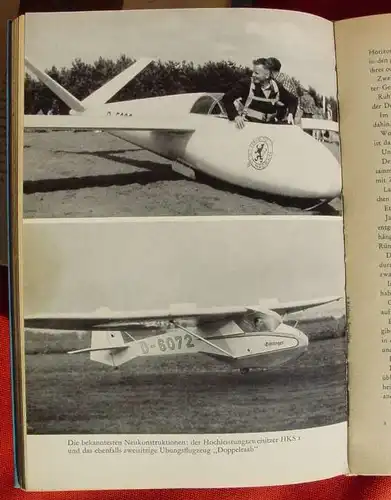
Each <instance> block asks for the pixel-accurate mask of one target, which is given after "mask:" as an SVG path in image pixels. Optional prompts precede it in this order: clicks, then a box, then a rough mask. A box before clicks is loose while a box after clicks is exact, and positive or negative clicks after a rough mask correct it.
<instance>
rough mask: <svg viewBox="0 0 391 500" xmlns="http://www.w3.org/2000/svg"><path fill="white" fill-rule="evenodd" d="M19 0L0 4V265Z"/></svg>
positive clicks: (4, 252)
mask: <svg viewBox="0 0 391 500" xmlns="http://www.w3.org/2000/svg"><path fill="white" fill-rule="evenodd" d="M18 8H19V2H18V1H15V0H10V1H9V2H8V1H7V2H3V3H2V4H1V5H0V40H1V43H0V265H7V263H8V247H7V217H6V200H7V189H6V171H7V165H6V51H7V43H6V42H7V21H8V20H9V19H13V18H14V17H15V16H16V15H17V13H18Z"/></svg>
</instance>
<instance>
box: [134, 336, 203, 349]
mask: <svg viewBox="0 0 391 500" xmlns="http://www.w3.org/2000/svg"><path fill="white" fill-rule="evenodd" d="M140 347H141V352H142V353H143V354H149V353H150V352H153V351H154V350H156V349H158V350H159V351H161V352H169V351H180V350H182V349H183V348H185V349H191V348H193V347H195V345H194V343H193V337H192V336H191V335H190V334H188V333H187V334H185V335H175V336H174V337H169V336H167V337H166V336H164V337H159V338H158V339H157V342H155V343H153V344H148V342H146V341H145V340H142V341H140Z"/></svg>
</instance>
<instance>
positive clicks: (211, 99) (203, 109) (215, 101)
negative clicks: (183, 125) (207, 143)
mask: <svg viewBox="0 0 391 500" xmlns="http://www.w3.org/2000/svg"><path fill="white" fill-rule="evenodd" d="M221 98H222V95H216V96H214V95H212V94H208V95H203V96H202V97H200V98H199V99H197V101H196V102H195V103H194V104H193V107H192V108H191V110H190V113H195V114H199V115H215V116H220V117H222V118H226V117H227V113H226V111H225V109H224V106H223V104H222V102H221Z"/></svg>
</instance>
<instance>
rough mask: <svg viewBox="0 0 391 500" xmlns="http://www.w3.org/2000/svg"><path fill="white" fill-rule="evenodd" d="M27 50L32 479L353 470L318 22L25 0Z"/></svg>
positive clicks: (331, 133)
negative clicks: (65, 9) (40, 4)
mask: <svg viewBox="0 0 391 500" xmlns="http://www.w3.org/2000/svg"><path fill="white" fill-rule="evenodd" d="M86 26H87V27H88V26H91V27H93V28H92V29H86ZM71 30H73V35H72V36H70V32H71ZM97 34H98V35H99V36H97ZM25 56H26V65H25V70H26V71H25V89H24V90H25V92H24V96H25V116H24V120H23V124H24V161H23V192H24V194H23V217H24V222H23V290H24V311H23V317H24V326H25V345H24V352H25V360H26V365H25V380H26V385H25V400H26V416H27V417H26V418H27V422H26V428H27V436H26V486H27V489H52V490H61V489H91V488H93V489H116V488H117V489H118V488H120V489H123V488H125V489H128V488H148V489H151V488H179V487H187V488H188V487H204V488H206V487H208V488H210V487H234V486H260V485H275V484H291V483H297V482H306V481H314V480H318V479H324V478H328V477H333V476H336V475H340V474H343V473H344V472H346V471H347V425H346V424H347V422H346V421H347V413H346V388H347V387H346V350H345V347H346V345H345V301H344V285H345V282H344V278H345V274H344V244H343V224H342V213H341V208H342V204H341V170H340V156H339V128H338V109H337V105H336V104H337V102H336V73H335V53H334V38H333V25H332V23H330V22H328V21H325V20H322V19H319V18H317V17H314V16H309V15H306V14H299V13H289V12H285V11H271V10H261V9H255V10H251V9H197V10H191V9H182V10H168V9H162V10H159V11H157V10H136V11H132V12H130V11H128V12H99V13H93V12H89V13H66V14H41V15H40V14H35V15H34V14H29V15H27V16H26V32H25ZM272 58H273V59H272ZM278 62H279V63H280V64H281V68H280V69H281V71H280V72H278V71H275V68H276V64H277V65H278ZM273 68H274V69H273ZM314 68H315V69H314ZM249 96H250V98H249ZM319 451H320V453H319ZM314 453H316V454H317V455H319V459H318V460H314V459H313V456H314ZM54 455H55V460H54ZM97 471H99V473H98V474H97Z"/></svg>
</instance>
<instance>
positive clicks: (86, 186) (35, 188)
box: [24, 132, 342, 218]
mask: <svg viewBox="0 0 391 500" xmlns="http://www.w3.org/2000/svg"><path fill="white" fill-rule="evenodd" d="M325 147H328V148H330V149H331V150H332V152H333V154H334V155H335V156H336V157H339V152H338V148H337V146H336V145H335V144H326V145H325ZM24 152H25V160H24V179H25V182H24V192H25V196H24V216H25V217H28V218H34V217H65V216H66V217H89V216H95V217H114V216H125V217H126V216H138V217H142V216H148V215H149V216H151V215H152V216H170V215H171V216H172V215H182V216H189V215H284V214H301V213H303V209H302V207H300V206H298V205H297V203H296V205H293V204H292V203H293V202H292V200H287V199H281V198H278V197H272V196H268V195H265V194H260V193H256V192H252V191H249V190H245V189H241V188H239V187H235V186H229V185H227V184H225V183H223V182H220V181H217V180H214V179H211V178H208V177H206V176H204V175H199V176H198V178H197V180H191V179H188V178H184V177H183V176H182V175H180V174H178V173H176V172H174V171H173V170H172V168H171V162H169V161H167V160H164V159H162V158H161V157H159V156H156V155H154V154H152V153H149V152H147V151H145V150H143V149H140V148H138V147H136V146H132V145H131V144H129V143H126V142H125V141H122V140H121V139H117V138H115V137H112V136H110V135H108V134H101V133H94V132H78V133H74V132H45V133H40V132H29V133H27V134H25V151H24ZM341 208H342V204H341V201H340V200H339V199H338V200H334V201H333V202H332V203H331V206H324V207H322V209H321V211H320V210H313V211H309V212H306V213H307V214H310V213H313V214H318V213H324V214H331V215H335V214H340V213H341Z"/></svg>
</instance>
